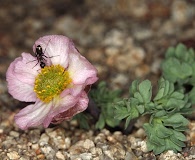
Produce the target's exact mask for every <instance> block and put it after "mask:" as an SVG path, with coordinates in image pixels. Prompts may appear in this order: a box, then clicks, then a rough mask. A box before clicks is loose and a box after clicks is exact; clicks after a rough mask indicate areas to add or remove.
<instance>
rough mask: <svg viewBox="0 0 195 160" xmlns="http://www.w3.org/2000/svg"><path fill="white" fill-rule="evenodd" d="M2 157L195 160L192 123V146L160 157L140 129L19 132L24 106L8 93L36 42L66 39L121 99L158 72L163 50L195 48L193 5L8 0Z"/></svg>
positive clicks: (3, 12) (0, 95)
mask: <svg viewBox="0 0 195 160" xmlns="http://www.w3.org/2000/svg"><path fill="white" fill-rule="evenodd" d="M0 22H1V25H0V157H1V159H3V160H6V159H21V160H22V159H25V160H27V159H71V160H73V159H78V160H79V159H84V160H88V159H95V160H98V159H102V160H103V159H108V160H109V159H126V160H128V159H144V160H145V159H159V160H161V159H195V156H194V155H195V147H194V144H195V142H194V137H195V134H194V133H195V123H194V121H193V118H192V119H190V130H189V131H188V132H187V133H186V134H187V137H188V142H187V147H186V148H184V149H183V151H182V152H181V153H178V154H174V153H172V152H171V151H170V152H166V153H163V154H161V155H158V156H155V155H154V154H153V153H148V152H146V147H145V137H144V136H145V134H144V131H143V129H142V128H141V126H139V125H138V128H135V131H133V133H132V134H129V135H123V134H122V133H121V131H115V132H110V131H109V130H106V129H104V130H102V131H94V130H93V128H91V129H90V130H87V131H86V130H81V129H79V128H78V124H77V122H76V121H71V122H64V123H62V124H61V125H55V126H51V127H50V128H48V129H43V128H41V127H40V128H34V129H30V130H27V131H22V130H20V129H18V128H17V126H16V125H15V124H14V120H13V117H14V114H15V113H17V112H18V111H19V110H20V109H21V108H23V107H25V106H26V104H25V103H21V102H19V101H17V100H14V99H13V98H12V97H11V96H10V95H9V94H8V92H7V87H6V80H5V73H6V70H7V68H8V66H9V64H10V63H11V62H12V61H13V60H14V59H15V58H16V57H18V56H20V55H21V53H22V52H27V53H32V54H34V53H33V51H32V46H33V44H34V42H35V40H37V39H38V38H39V37H41V36H44V35H48V34H62V35H65V36H68V37H69V38H71V39H72V40H73V41H74V43H75V45H76V46H77V48H78V50H79V51H80V52H81V54H82V55H84V56H85V57H86V58H87V59H88V60H89V61H90V62H91V63H92V64H94V65H95V67H96V68H97V69H98V75H99V80H100V81H101V80H105V81H106V82H108V84H109V87H110V89H116V88H120V89H122V90H123V93H124V95H125V94H126V93H127V92H128V87H127V86H129V85H130V84H131V82H132V80H134V79H136V78H139V79H149V80H151V81H152V83H153V85H154V89H155V86H156V83H157V81H158V78H159V76H160V74H161V71H160V63H161V61H162V60H163V58H164V54H165V51H166V49H167V48H168V47H169V46H174V45H176V44H178V43H180V42H182V43H184V44H186V45H187V46H188V47H193V48H195V2H194V1H193V0H159V1H154V0H140V1H137V0H131V1H130V0H129V1H128V0H98V1H90V0H78V1H71V0H58V1H52V0H45V1H39V0H33V1H29V2H26V1H24V0H17V1H16V2H14V3H13V1H11V0H7V1H1V2H0Z"/></svg>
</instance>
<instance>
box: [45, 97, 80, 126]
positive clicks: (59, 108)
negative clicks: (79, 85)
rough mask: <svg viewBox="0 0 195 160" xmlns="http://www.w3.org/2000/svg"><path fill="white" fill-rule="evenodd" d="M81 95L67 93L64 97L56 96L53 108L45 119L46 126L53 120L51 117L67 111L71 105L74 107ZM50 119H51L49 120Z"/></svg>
mask: <svg viewBox="0 0 195 160" xmlns="http://www.w3.org/2000/svg"><path fill="white" fill-rule="evenodd" d="M78 98H79V97H74V96H72V95H66V96H65V97H64V98H62V99H60V100H58V99H56V100H55V98H54V100H53V108H52V110H51V111H50V113H48V115H47V118H46V119H45V120H44V126H48V125H49V123H50V122H51V119H53V118H54V117H55V116H56V115H58V114H59V113H62V112H64V111H67V110H68V109H70V108H71V107H73V106H74V105H75V104H76V103H77V102H78ZM48 119H49V120H48Z"/></svg>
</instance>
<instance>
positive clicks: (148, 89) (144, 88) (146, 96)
mask: <svg viewBox="0 0 195 160" xmlns="http://www.w3.org/2000/svg"><path fill="white" fill-rule="evenodd" d="M139 92H140V94H141V95H142V97H143V100H144V102H145V103H148V102H150V100H151V97H152V85H151V82H150V81H149V80H145V81H143V82H141V83H140V84H139Z"/></svg>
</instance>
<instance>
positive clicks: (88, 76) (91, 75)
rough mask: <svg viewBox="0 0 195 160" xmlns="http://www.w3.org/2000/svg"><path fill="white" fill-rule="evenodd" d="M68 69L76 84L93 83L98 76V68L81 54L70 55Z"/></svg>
mask: <svg viewBox="0 0 195 160" xmlns="http://www.w3.org/2000/svg"><path fill="white" fill-rule="evenodd" d="M68 71H69V73H70V77H71V78H72V80H73V83H74V84H85V85H89V84H93V83H95V82H96V81H97V80H98V78H97V70H96V68H95V67H94V66H93V65H91V63H89V61H87V60H86V59H85V57H83V56H81V55H76V54H71V55H70V56H69V67H68Z"/></svg>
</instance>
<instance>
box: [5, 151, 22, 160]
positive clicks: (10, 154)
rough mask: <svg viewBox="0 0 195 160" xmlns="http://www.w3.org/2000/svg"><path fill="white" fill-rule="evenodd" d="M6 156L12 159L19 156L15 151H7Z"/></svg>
mask: <svg viewBox="0 0 195 160" xmlns="http://www.w3.org/2000/svg"><path fill="white" fill-rule="evenodd" d="M7 156H8V157H9V159H13V160H16V159H18V158H20V156H19V154H18V153H17V152H16V151H12V152H8V153H7Z"/></svg>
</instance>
